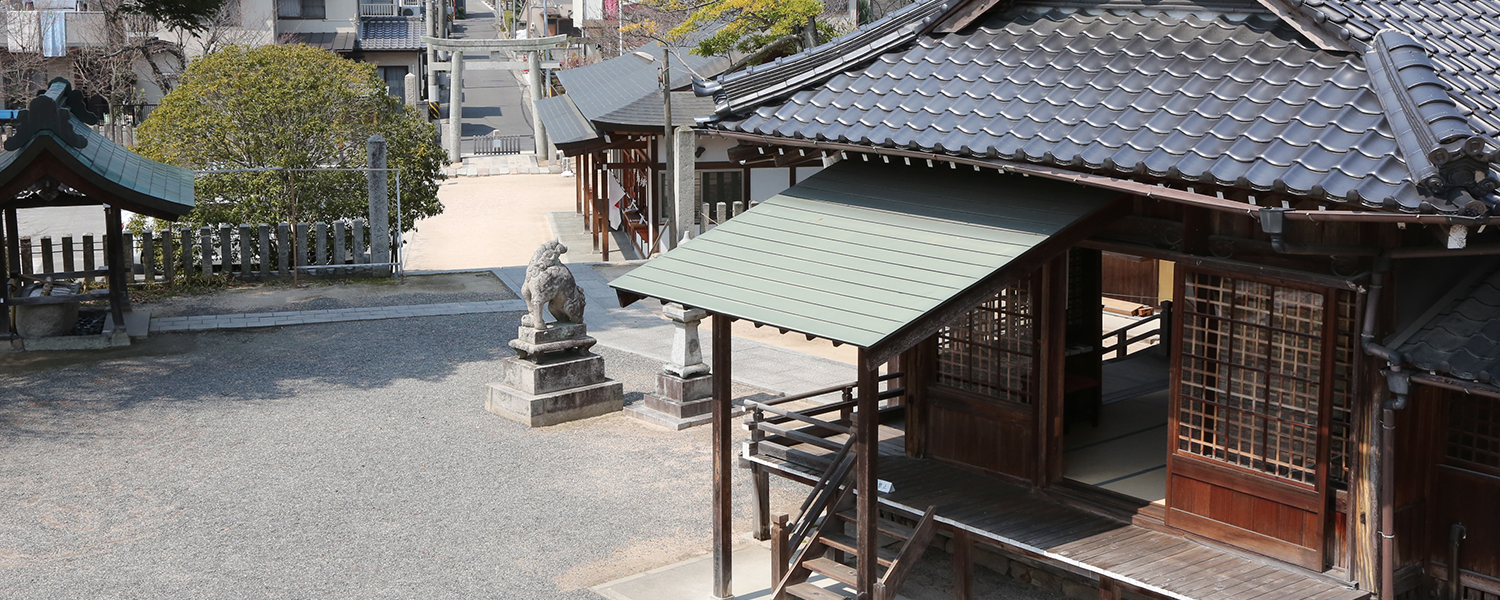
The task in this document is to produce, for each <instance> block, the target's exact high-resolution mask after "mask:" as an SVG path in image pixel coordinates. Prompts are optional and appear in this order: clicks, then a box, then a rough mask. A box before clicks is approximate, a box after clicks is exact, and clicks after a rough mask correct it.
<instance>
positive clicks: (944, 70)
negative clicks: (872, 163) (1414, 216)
mask: <svg viewBox="0 0 1500 600" xmlns="http://www.w3.org/2000/svg"><path fill="white" fill-rule="evenodd" d="M728 81H729V80H728V78H726V84H727V82H728ZM722 105H723V103H722V102H721V106H722ZM712 126H714V127H718V128H723V129H728V130H732V131H740V132H746V133H754V134H761V135H767V136H779V137H790V138H802V139H816V140H824V141H835V142H845V143H851V144H861V145H874V146H886V147H902V148H907V149H916V150H922V151H930V152H937V153H952V154H963V155H969V156H982V157H992V158H1001V159H1007V160H1016V161H1025V162H1036V163H1044V164H1053V165H1058V166H1062V167H1067V168H1077V169H1082V170H1094V171H1099V172H1104V173H1110V172H1114V173H1119V174H1122V175H1123V176H1125V177H1130V176H1133V175H1139V176H1150V177H1161V178H1168V179H1173V180H1178V181H1185V182H1206V183H1212V184H1215V185H1220V186H1225V187H1236V188H1244V189H1251V190H1259V191H1284V192H1289V193H1293V194H1296V195H1303V196H1314V197H1326V198H1328V199H1330V200H1334V201H1344V202H1356V203H1360V204H1364V205H1367V206H1371V207H1390V208H1401V209H1404V210H1409V211H1414V210H1418V209H1419V208H1420V207H1421V204H1422V202H1423V198H1422V197H1421V195H1420V194H1418V192H1417V190H1416V188H1415V187H1414V186H1413V185H1412V183H1411V181H1410V173H1409V172H1408V170H1407V167H1406V165H1405V163H1404V162H1403V160H1402V158H1401V155H1400V152H1399V150H1398V146H1397V144H1396V140H1395V137H1394V135H1393V134H1392V133H1391V130H1390V127H1389V126H1388V125H1387V123H1386V117H1385V112H1384V109H1383V108H1382V105H1381V102H1380V100H1379V99H1378V98H1377V96H1376V94H1375V92H1374V90H1373V89H1372V88H1371V85H1370V78H1369V74H1368V73H1367V72H1366V70H1365V67H1364V64H1363V60H1362V59H1361V58H1360V57H1359V56H1358V55H1353V54H1350V53H1340V52H1330V51H1325V50H1321V49H1318V48H1315V47H1312V46H1309V45H1307V44H1306V43H1305V42H1304V41H1302V38H1301V37H1300V36H1299V35H1298V34H1297V33H1296V32H1295V31H1293V30H1292V29H1290V28H1289V27H1287V26H1286V25H1284V24H1282V23H1280V22H1278V21H1275V20H1271V19H1266V18H1259V17H1251V18H1247V19H1241V20H1231V19H1230V18H1227V17H1219V18H1215V19H1213V20H1204V19H1202V18H1199V17H1196V16H1192V15H1188V16H1182V17H1175V16H1170V15H1169V14H1167V13H1160V12H1158V13H1156V14H1150V15H1148V14H1145V13H1144V12H1129V11H1110V12H1097V11H1078V12H1072V13H1065V12H1062V11H1052V12H1048V13H1046V14H1038V13H1036V12H1034V11H1028V10H1024V9H1016V10H1011V11H1008V12H998V13H996V14H992V15H990V16H988V17H986V18H985V19H984V20H983V21H982V22H981V24H980V25H979V26H978V27H970V28H967V29H965V30H963V31H960V32H959V33H953V34H948V35H943V36H923V37H920V38H917V39H916V40H915V42H914V43H913V44H911V45H910V46H908V47H905V48H902V49H898V50H895V51H892V52H889V53H886V54H883V55H881V56H879V57H878V58H876V59H875V60H874V62H873V63H872V64H870V65H869V66H867V67H864V68H863V69H851V70H848V71H846V72H842V73H839V74H836V75H833V76H832V77H831V79H828V80H827V82H826V83H823V84H817V85H808V86H804V87H803V88H802V91H799V92H797V93H796V94H794V95H792V96H790V98H788V99H787V100H786V101H785V102H782V103H780V104H772V105H768V106H762V107H760V108H758V109H756V110H755V111H754V112H753V113H750V114H747V115H744V116H742V117H739V116H735V117H728V118H725V119H724V120H723V121H721V122H719V123H716V124H713V125H712Z"/></svg>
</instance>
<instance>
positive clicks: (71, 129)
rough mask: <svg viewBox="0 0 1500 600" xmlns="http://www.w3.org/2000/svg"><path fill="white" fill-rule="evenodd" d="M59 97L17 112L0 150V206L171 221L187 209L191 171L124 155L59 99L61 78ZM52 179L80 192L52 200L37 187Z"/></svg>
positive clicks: (124, 151) (190, 200) (56, 84)
mask: <svg viewBox="0 0 1500 600" xmlns="http://www.w3.org/2000/svg"><path fill="white" fill-rule="evenodd" d="M59 85H61V86H63V88H64V90H63V91H62V92H61V93H60V94H49V95H42V96H37V97H36V98H33V99H32V100H31V103H30V105H29V106H28V108H27V110H25V111H22V112H21V116H20V118H19V119H18V122H17V133H16V135H15V136H14V137H12V138H11V139H9V140H6V143H5V150H4V152H0V207H4V208H31V207H37V206H53V205H59V204H80V203H88V204H110V205H117V206H118V207H119V208H123V209H125V210H128V211H131V212H134V213H138V214H143V215H148V216H152V217H157V218H161V219H169V220H176V219H177V218H178V217H180V216H183V215H186V214H188V212H190V211H192V210H193V172H192V171H189V170H187V169H183V168H181V167H174V166H171V165H167V164H163V163H159V162H156V161H154V160H151V159H149V158H146V157H144V156H141V155H139V154H136V153H134V152H131V151H130V150H129V149H127V148H125V147H123V146H120V145H118V144H115V143H114V142H111V141H110V140H109V139H107V138H105V137H104V136H101V135H99V134H98V133H95V132H94V131H93V130H92V129H89V127H88V126H87V125H85V124H84V123H83V122H81V121H80V120H79V119H78V117H77V116H76V115H75V113H74V111H73V110H71V109H70V108H67V107H65V106H64V102H60V101H59V99H60V98H61V97H63V96H65V95H66V94H68V93H70V92H71V90H70V89H69V88H70V86H68V84H67V82H66V80H53V85H52V86H51V88H50V89H57V88H58V87H59ZM49 181H55V182H56V183H59V184H61V185H64V186H67V187H68V188H71V189H73V190H75V191H77V192H78V193H79V194H81V196H79V195H73V194H69V195H67V197H68V199H67V200H65V201H62V202H58V201H56V197H55V196H54V197H52V198H49V197H47V196H48V195H51V194H50V191H48V192H47V193H46V194H44V193H43V190H42V189H40V188H39V187H38V184H44V185H42V186H41V188H47V189H49V190H56V188H55V187H50V186H48V185H46V184H47V183H48V182H49Z"/></svg>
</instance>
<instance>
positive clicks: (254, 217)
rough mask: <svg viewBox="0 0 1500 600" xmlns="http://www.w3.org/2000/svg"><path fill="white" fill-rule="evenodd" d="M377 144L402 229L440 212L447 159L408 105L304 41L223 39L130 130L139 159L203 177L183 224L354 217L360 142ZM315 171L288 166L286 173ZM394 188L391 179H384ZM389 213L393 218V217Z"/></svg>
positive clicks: (362, 199) (359, 197)
mask: <svg viewBox="0 0 1500 600" xmlns="http://www.w3.org/2000/svg"><path fill="white" fill-rule="evenodd" d="M375 134H379V135H381V136H382V137H384V138H385V140H386V147H387V156H388V159H387V161H388V162H387V164H388V166H389V167H390V168H393V169H399V170H400V180H401V185H400V194H401V214H400V217H401V222H402V224H403V225H404V226H405V228H406V229H408V230H410V229H412V223H413V222H414V221H416V220H417V219H419V218H422V217H430V216H433V215H436V214H439V213H441V212H442V210H443V207H442V204H441V203H439V201H438V198H437V187H438V181H439V180H440V179H441V178H442V172H441V169H442V165H443V164H444V162H445V161H446V155H445V154H444V153H443V150H442V149H441V148H439V147H438V145H437V141H436V139H435V136H434V135H433V131H432V128H431V127H430V126H429V125H428V124H427V123H426V122H425V121H424V120H423V119H422V118H421V116H419V115H418V114H417V112H416V111H415V110H412V109H409V108H408V107H406V106H404V105H402V104H401V103H400V102H398V101H397V100H396V99H395V98H392V97H391V96H390V95H389V94H387V92H386V86H385V83H384V82H383V81H382V80H381V79H380V77H379V76H377V75H376V73H375V67H374V66H373V65H370V64H368V63H359V62H354V61H351V60H346V59H344V58H340V57H339V56H338V55H336V54H334V53H332V52H329V51H327V50H322V49H318V48H313V47H310V46H306V45H301V44H297V45H289V46H262V47H259V48H254V49H251V48H246V47H244V46H228V47H225V48H223V49H221V50H219V51H218V52H215V53H213V54H209V55H207V56H204V57H202V58H200V59H197V60H195V61H193V62H192V63H191V65H189V67H188V70H187V72H186V73H184V74H183V76H182V81H181V82H180V83H179V84H178V86H177V88H176V89H174V90H173V91H172V93H170V94H168V95H167V96H166V97H165V98H162V101H161V105H160V106H159V107H158V108H157V109H156V111H154V112H153V113H151V117H150V118H148V119H146V122H145V123H144V124H143V125H142V126H141V127H140V129H139V131H138V132H137V138H136V139H137V141H138V145H137V147H136V151H137V152H140V153H141V154H142V155H144V156H146V157H148V158H152V159H154V160H158V161H161V162H165V163H168V164H173V165H177V166H181V167H186V168H189V169H195V170H200V171H202V170H219V171H229V170H248V169H264V168H268V167H270V168H280V169H289V170H284V171H264V170H262V171H255V172H239V173H219V174H203V175H200V176H199V177H198V181H197V193H196V196H197V203H198V206H197V207H196V208H195V209H194V210H193V213H192V214H191V215H189V216H188V219H187V221H188V223H189V224H191V225H202V224H219V223H229V224H234V223H277V222H282V221H286V222H294V221H302V222H308V221H332V220H338V219H353V218H363V217H364V215H365V214H366V213H367V209H368V205H367V200H366V198H367V196H366V179H365V173H364V172H362V171H334V170H329V169H328V168H335V169H337V168H345V169H348V168H359V167H364V166H365V140H366V139H368V138H369V137H370V136H371V135H375ZM320 168H321V169H324V170H308V171H297V170H290V169H320ZM390 186H391V187H390V189H391V194H392V196H393V200H394V195H395V194H396V189H397V187H396V175H395V174H394V173H393V174H392V175H391V178H390ZM396 217H397V214H396V211H395V210H394V206H393V210H392V211H391V225H392V226H393V227H394V226H395V225H396Z"/></svg>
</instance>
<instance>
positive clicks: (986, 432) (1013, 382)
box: [924, 275, 1041, 480]
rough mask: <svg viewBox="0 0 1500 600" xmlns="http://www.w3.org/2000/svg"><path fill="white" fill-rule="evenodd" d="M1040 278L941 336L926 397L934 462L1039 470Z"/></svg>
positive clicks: (1019, 473) (1014, 471)
mask: <svg viewBox="0 0 1500 600" xmlns="http://www.w3.org/2000/svg"><path fill="white" fill-rule="evenodd" d="M1039 279H1040V277H1039V275H1038V276H1025V277H1022V278H1020V279H1019V280H1017V281H1015V282H1013V283H1012V284H1011V285H1009V286H1007V287H1006V288H1005V289H1003V290H1002V291H1001V292H1000V293H998V294H996V295H995V296H994V297H993V298H991V299H990V300H989V301H988V302H986V303H985V304H984V305H982V306H980V307H979V308H976V309H974V310H973V311H970V312H969V313H968V314H967V315H965V316H964V317H962V318H960V319H957V320H955V321H954V322H953V323H950V324H949V325H948V326H947V327H944V328H943V329H942V331H940V332H938V334H937V337H936V342H937V343H936V345H937V351H936V364H935V368H934V369H933V373H932V380H931V382H930V385H929V386H928V389H927V396H926V404H927V406H926V409H925V415H926V419H925V421H926V426H925V431H924V438H925V439H926V444H925V446H926V452H927V456H928V457H930V458H935V459H939V460H944V461H948V462H953V463H958V464H962V465H967V466H971V467H977V468H980V469H983V470H986V471H992V472H995V473H1001V474H1004V475H1009V476H1013V477H1017V478H1021V479H1027V480H1029V479H1031V478H1032V476H1033V474H1034V472H1035V468H1036V464H1035V463H1036V433H1035V430H1036V416H1035V415H1036V408H1037V403H1038V400H1037V399H1038V396H1039V395H1038V390H1039V389H1040V388H1041V385H1040V381H1039V380H1038V379H1039V369H1038V367H1039V360H1038V344H1037V340H1036V336H1037V334H1038V329H1039V327H1040V321H1039V319H1038V318H1037V314H1038V311H1037V310H1036V307H1035V306H1034V305H1033V299H1034V298H1035V295H1036V288H1037V286H1038V280H1039Z"/></svg>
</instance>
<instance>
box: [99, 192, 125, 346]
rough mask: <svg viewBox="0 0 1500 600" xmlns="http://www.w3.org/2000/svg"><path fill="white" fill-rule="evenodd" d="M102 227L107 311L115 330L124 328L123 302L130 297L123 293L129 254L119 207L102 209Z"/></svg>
mask: <svg viewBox="0 0 1500 600" xmlns="http://www.w3.org/2000/svg"><path fill="white" fill-rule="evenodd" d="M104 229H105V230H106V231H108V232H109V233H108V236H109V237H108V238H107V239H106V241H105V250H104V251H105V253H106V255H107V258H106V259H105V262H107V263H109V313H110V315H111V316H112V317H113V318H114V323H115V331H124V330H125V303H126V302H129V301H130V299H129V297H128V296H126V294H125V269H129V268H130V265H129V264H127V263H129V262H130V254H129V253H127V252H126V251H125V236H124V233H125V227H124V225H123V223H121V222H120V209H118V208H116V207H113V206H108V207H105V209H104Z"/></svg>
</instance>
